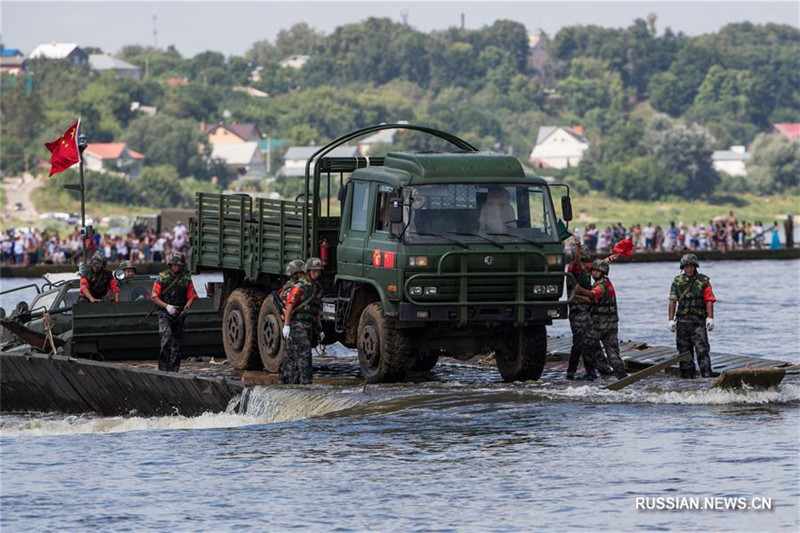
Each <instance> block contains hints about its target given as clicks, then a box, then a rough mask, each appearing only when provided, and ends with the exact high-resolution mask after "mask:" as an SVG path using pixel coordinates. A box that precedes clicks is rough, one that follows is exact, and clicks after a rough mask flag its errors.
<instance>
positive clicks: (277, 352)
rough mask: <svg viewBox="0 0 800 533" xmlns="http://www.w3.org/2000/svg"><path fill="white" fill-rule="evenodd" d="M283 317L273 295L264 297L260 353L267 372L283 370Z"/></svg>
mask: <svg viewBox="0 0 800 533" xmlns="http://www.w3.org/2000/svg"><path fill="white" fill-rule="evenodd" d="M282 330H283V318H282V317H281V313H280V311H278V306H277V305H276V304H275V300H273V298H272V296H271V295H268V296H267V297H266V298H265V299H264V303H262V304H261V311H259V313H258V353H259V354H260V356H261V362H262V363H263V364H264V369H265V370H266V371H267V372H271V373H273V374H276V373H278V372H280V370H281V360H282V359H283V351H284V346H285V345H286V343H284V342H283V337H282V336H281V333H282Z"/></svg>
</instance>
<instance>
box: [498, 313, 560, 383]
mask: <svg viewBox="0 0 800 533" xmlns="http://www.w3.org/2000/svg"><path fill="white" fill-rule="evenodd" d="M514 337H515V339H514V340H513V341H511V342H509V343H507V344H505V345H504V346H502V348H498V349H497V350H495V359H496V360H497V368H498V369H499V370H500V375H501V376H503V379H504V380H505V381H528V380H537V379H539V377H541V375H542V372H543V371H544V363H545V357H546V356H547V329H546V328H545V327H544V326H527V327H524V328H519V330H518V331H517V332H516V334H515V335H514Z"/></svg>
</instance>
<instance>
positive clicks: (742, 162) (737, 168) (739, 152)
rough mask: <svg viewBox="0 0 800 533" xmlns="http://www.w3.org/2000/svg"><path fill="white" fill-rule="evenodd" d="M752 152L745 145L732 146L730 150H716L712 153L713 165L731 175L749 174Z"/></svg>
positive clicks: (715, 168)
mask: <svg viewBox="0 0 800 533" xmlns="http://www.w3.org/2000/svg"><path fill="white" fill-rule="evenodd" d="M749 159H750V152H748V151H747V149H746V148H745V147H744V146H731V148H730V150H716V151H715V152H714V153H713V154H711V165H712V166H713V167H714V170H716V171H717V172H724V173H726V174H729V175H731V176H747V167H746V164H747V161H748V160H749Z"/></svg>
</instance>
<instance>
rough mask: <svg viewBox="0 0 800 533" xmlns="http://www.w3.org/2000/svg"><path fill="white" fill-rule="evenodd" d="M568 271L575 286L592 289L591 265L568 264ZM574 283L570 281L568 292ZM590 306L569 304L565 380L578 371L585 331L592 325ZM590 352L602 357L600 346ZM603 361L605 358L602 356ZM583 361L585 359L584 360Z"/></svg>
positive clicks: (578, 302)
mask: <svg viewBox="0 0 800 533" xmlns="http://www.w3.org/2000/svg"><path fill="white" fill-rule="evenodd" d="M569 271H570V272H572V274H573V275H574V276H575V280H576V281H577V284H578V285H579V286H581V287H583V288H584V289H586V290H589V289H591V288H592V276H591V263H579V264H578V265H574V264H570V266H569ZM573 283H574V282H572V281H571V280H570V290H572V285H573ZM591 311H592V304H590V303H586V302H581V301H578V300H575V301H573V302H572V303H570V304H569V327H570V329H571V330H572V348H571V349H570V352H569V364H568V365H567V378H568V379H572V377H573V376H575V372H576V371H577V370H578V363H579V362H580V359H581V351H582V350H583V348H584V344H585V342H584V338H585V336H586V331H587V330H588V329H589V328H590V327H591V325H592V316H591ZM592 351H593V352H594V353H595V354H597V356H598V359H599V356H602V353H598V352H599V351H600V346H599V345H595V346H594V347H593V348H592ZM603 359H605V356H603ZM584 361H585V359H584ZM584 366H585V365H584Z"/></svg>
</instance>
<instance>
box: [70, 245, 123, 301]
mask: <svg viewBox="0 0 800 533" xmlns="http://www.w3.org/2000/svg"><path fill="white" fill-rule="evenodd" d="M93 266H99V267H101V269H102V270H100V272H95V271H94V269H93V268H92V267H93ZM84 289H89V292H90V293H91V295H92V297H93V298H95V299H97V300H102V299H103V298H105V296H106V294H114V293H116V292H117V291H118V290H119V288H118V286H117V280H116V279H114V276H113V275H112V274H111V272H109V271H108V270H106V258H105V257H103V255H102V254H101V253H100V252H95V254H94V255H93V256H92V258H91V261H90V263H89V266H88V267H86V271H85V272H82V274H81V281H80V290H81V295H80V297H79V298H78V301H79V302H88V301H89V299H88V298H87V297H86V296H84V294H83V291H84Z"/></svg>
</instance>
